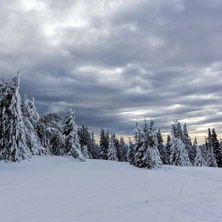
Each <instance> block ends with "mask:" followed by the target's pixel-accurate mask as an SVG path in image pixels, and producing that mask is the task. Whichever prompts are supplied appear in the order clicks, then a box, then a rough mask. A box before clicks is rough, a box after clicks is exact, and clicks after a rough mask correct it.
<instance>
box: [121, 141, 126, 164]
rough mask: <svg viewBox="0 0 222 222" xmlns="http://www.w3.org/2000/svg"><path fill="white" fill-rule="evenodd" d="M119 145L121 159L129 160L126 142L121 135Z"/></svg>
mask: <svg viewBox="0 0 222 222" xmlns="http://www.w3.org/2000/svg"><path fill="white" fill-rule="evenodd" d="M119 147H120V149H119V150H120V153H121V155H120V157H121V158H120V159H119V161H122V162H126V161H127V151H126V144H125V142H124V138H123V137H120V142H119Z"/></svg>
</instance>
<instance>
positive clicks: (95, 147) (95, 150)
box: [88, 132, 99, 159]
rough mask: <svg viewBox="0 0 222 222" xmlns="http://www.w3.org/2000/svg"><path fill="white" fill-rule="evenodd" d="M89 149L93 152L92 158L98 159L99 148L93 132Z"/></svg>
mask: <svg viewBox="0 0 222 222" xmlns="http://www.w3.org/2000/svg"><path fill="white" fill-rule="evenodd" d="M88 151H89V153H90V154H91V156H92V159H98V158H99V149H98V145H97V144H96V141H95V138H94V133H93V132H92V134H91V138H90V143H89V149H88Z"/></svg>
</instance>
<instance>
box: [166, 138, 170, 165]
mask: <svg viewBox="0 0 222 222" xmlns="http://www.w3.org/2000/svg"><path fill="white" fill-rule="evenodd" d="M170 141H171V137H170V135H167V143H166V151H165V152H166V159H165V160H166V164H170V152H171V143H170Z"/></svg>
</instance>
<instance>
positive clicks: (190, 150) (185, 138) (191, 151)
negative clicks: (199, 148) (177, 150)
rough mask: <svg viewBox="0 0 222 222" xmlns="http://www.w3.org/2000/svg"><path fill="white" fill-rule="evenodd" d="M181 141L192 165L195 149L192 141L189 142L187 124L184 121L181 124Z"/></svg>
mask: <svg viewBox="0 0 222 222" xmlns="http://www.w3.org/2000/svg"><path fill="white" fill-rule="evenodd" d="M182 141H183V143H184V145H185V148H186V150H187V153H188V157H189V159H190V162H191V163H192V165H194V162H195V156H196V152H195V150H194V149H193V147H192V142H191V138H190V136H189V134H188V130H187V124H186V123H184V125H183V138H182Z"/></svg>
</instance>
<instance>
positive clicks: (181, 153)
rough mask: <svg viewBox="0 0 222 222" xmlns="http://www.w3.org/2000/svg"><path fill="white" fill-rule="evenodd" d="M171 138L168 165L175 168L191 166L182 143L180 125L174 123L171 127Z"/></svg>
mask: <svg viewBox="0 0 222 222" xmlns="http://www.w3.org/2000/svg"><path fill="white" fill-rule="evenodd" d="M172 134H173V138H172V140H171V142H170V146H171V149H170V164H171V165H175V166H191V165H192V164H191V162H190V159H189V156H188V153H187V150H186V148H185V145H184V143H183V140H182V138H183V134H182V130H181V124H180V123H179V122H177V121H176V122H174V124H173V126H172Z"/></svg>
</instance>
